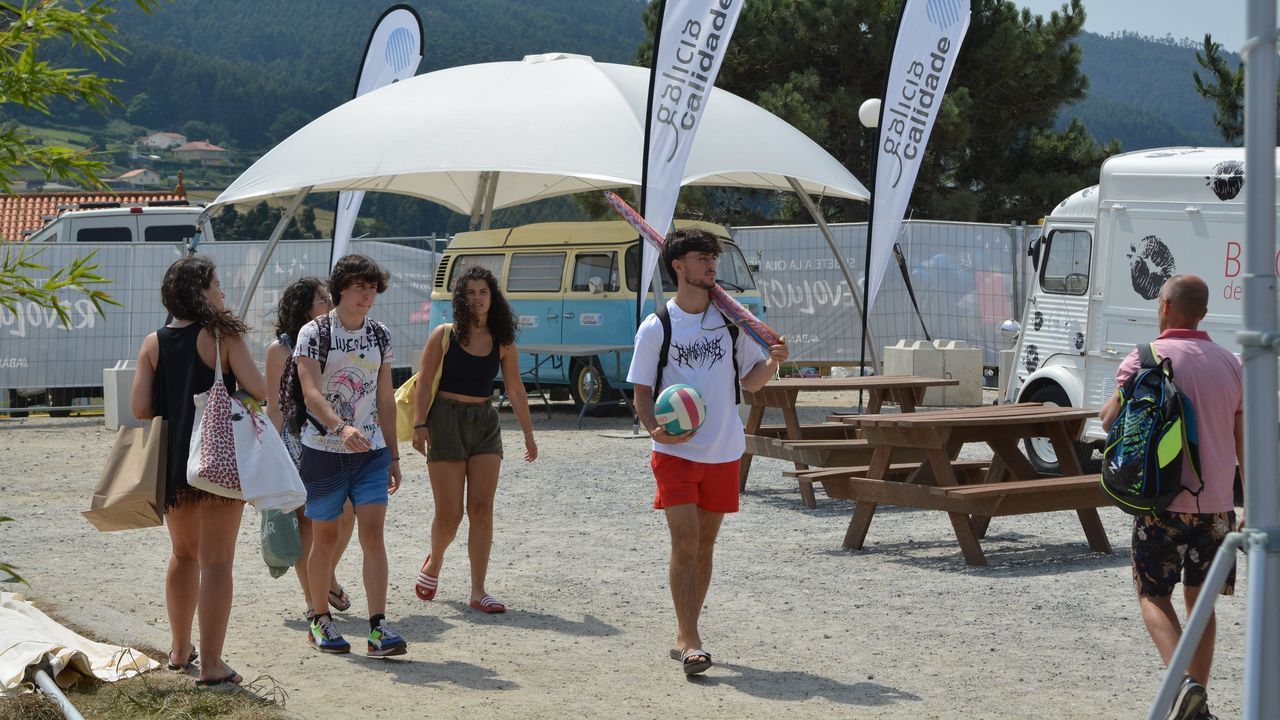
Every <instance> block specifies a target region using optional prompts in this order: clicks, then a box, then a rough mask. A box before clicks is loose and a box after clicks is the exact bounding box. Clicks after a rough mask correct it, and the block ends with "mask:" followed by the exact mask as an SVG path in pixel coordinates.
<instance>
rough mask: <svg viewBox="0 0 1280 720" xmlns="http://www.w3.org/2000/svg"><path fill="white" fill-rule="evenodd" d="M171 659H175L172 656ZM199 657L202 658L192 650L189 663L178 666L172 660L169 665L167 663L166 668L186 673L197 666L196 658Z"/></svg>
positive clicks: (188, 659)
mask: <svg viewBox="0 0 1280 720" xmlns="http://www.w3.org/2000/svg"><path fill="white" fill-rule="evenodd" d="M169 657H173V656H172V655H170V656H169ZM198 657H200V653H198V652H196V650H195V648H192V650H191V656H190V657H188V658H187V661H186V662H185V663H182V664H178V663H175V662H173V661H172V660H170V661H169V662H168V663H166V666H167V667H168V668H169V669H170V670H172V671H174V672H186V671H188V670H190V669H191V668H192V667H193V666H194V665H195V664H196V658H198Z"/></svg>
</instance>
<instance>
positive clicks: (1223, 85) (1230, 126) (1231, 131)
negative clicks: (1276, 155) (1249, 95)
mask: <svg viewBox="0 0 1280 720" xmlns="http://www.w3.org/2000/svg"><path fill="white" fill-rule="evenodd" d="M1196 62H1198V63H1200V67H1202V68H1204V69H1205V72H1206V73H1208V76H1207V79H1205V78H1201V77H1200V73H1198V72H1193V73H1191V78H1192V79H1193V80H1194V81H1195V83H1196V92H1198V93H1200V97H1202V98H1205V99H1206V100H1209V101H1212V102H1213V124H1214V125H1217V126H1218V131H1219V132H1221V133H1222V139H1223V140H1225V141H1226V143H1227V144H1228V145H1239V144H1240V140H1241V139H1242V138H1243V137H1244V63H1238V64H1237V65H1236V67H1235V69H1232V68H1231V67H1230V66H1229V65H1228V64H1227V61H1226V59H1225V58H1223V57H1222V45H1221V43H1216V42H1214V41H1213V36H1212V35H1210V34H1209V33H1205V35H1204V47H1203V48H1202V49H1201V50H1197V51H1196Z"/></svg>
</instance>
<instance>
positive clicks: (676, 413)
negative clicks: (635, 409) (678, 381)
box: [653, 385, 707, 435]
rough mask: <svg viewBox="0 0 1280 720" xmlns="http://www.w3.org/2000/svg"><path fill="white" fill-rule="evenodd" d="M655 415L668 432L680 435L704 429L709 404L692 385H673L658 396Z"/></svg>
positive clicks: (654, 405) (654, 409) (654, 407)
mask: <svg viewBox="0 0 1280 720" xmlns="http://www.w3.org/2000/svg"><path fill="white" fill-rule="evenodd" d="M653 415H654V417H655V418H657V420H658V423H659V424H661V425H662V426H663V427H664V428H666V430H667V432H669V433H671V434H672V435H679V434H681V433H687V432H689V431H690V430H697V429H698V428H700V427H702V421H703V420H706V419H707V404H706V403H705V402H703V400H702V393H700V392H698V390H697V388H695V387H693V386H692V385H672V386H670V387H668V388H666V389H665V390H663V391H662V392H661V393H659V394H658V400H657V402H655V403H654V404H653Z"/></svg>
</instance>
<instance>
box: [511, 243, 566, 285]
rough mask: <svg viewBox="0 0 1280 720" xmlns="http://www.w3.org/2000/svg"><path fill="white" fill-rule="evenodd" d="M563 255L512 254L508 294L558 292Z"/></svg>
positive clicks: (562, 270) (561, 276)
mask: <svg viewBox="0 0 1280 720" xmlns="http://www.w3.org/2000/svg"><path fill="white" fill-rule="evenodd" d="M564 260H565V253H562V252H561V253H512V254H511V270H510V271H508V273H507V291H508V292H560V281H561V278H563V277H564Z"/></svg>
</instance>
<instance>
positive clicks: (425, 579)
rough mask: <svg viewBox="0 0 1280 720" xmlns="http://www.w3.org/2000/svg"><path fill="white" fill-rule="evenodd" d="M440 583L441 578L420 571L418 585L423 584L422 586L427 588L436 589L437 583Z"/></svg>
mask: <svg viewBox="0 0 1280 720" xmlns="http://www.w3.org/2000/svg"><path fill="white" fill-rule="evenodd" d="M439 583H440V578H434V577H431V576H430V575H428V574H426V573H424V572H420V573H418V585H421V586H422V587H424V588H427V589H428V590H434V589H435V587H436V585H438V584H439Z"/></svg>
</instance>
